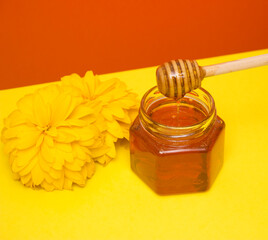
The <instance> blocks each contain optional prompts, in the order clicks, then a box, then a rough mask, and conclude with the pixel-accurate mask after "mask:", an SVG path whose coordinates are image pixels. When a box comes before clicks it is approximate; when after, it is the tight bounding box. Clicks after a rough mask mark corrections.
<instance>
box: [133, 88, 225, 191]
mask: <svg viewBox="0 0 268 240" xmlns="http://www.w3.org/2000/svg"><path fill="white" fill-rule="evenodd" d="M224 128H225V124H224V122H223V120H222V119H221V118H220V117H218V116H217V113H216V108H215V104H214V100H213V98H212V96H211V95H210V94H209V93H208V92H207V91H206V90H204V89H202V88H200V89H196V90H194V91H192V92H190V93H188V94H186V95H185V97H183V98H182V99H180V100H175V99H171V98H167V97H165V96H163V95H162V94H161V93H160V92H159V91H158V89H157V87H154V88H152V89H150V90H149V91H148V92H147V93H146V94H145V95H144V96H143V98H142V101H141V106H140V111H139V115H138V117H137V118H136V120H135V121H134V123H133V124H132V126H131V128H130V156H131V168H132V170H133V171H134V172H135V173H136V174H137V175H138V176H139V177H140V178H141V179H142V180H143V181H144V182H145V183H146V184H147V185H148V186H149V187H151V188H152V189H153V190H154V191H155V192H156V193H158V194H161V195H167V194H178V193H188V192H199V191H205V190H207V189H208V188H209V187H210V186H211V185H212V183H213V181H214V180H215V178H216V176H217V174H218V173H219V171H220V169H221V167H222V164H223V151H224Z"/></svg>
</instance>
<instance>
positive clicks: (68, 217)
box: [0, 49, 268, 240]
mask: <svg viewBox="0 0 268 240" xmlns="http://www.w3.org/2000/svg"><path fill="white" fill-rule="evenodd" d="M264 53H268V49H266V50H262V51H256V52H249V53H243V54H236V55H229V56H222V57H217V58H211V59H205V60H200V61H198V62H199V63H200V65H209V64H214V63H219V62H223V61H228V60H234V59H238V58H242V57H249V56H254V55H258V54H264ZM111 77H118V78H120V79H121V80H122V81H125V82H127V84H128V85H129V87H130V88H132V89H133V90H134V91H136V92H137V93H139V94H140V96H142V95H143V93H145V91H146V90H148V89H149V88H151V87H152V86H153V85H155V67H152V68H146V69H139V70H133V71H127V72H119V73H113V74H106V75H102V76H101V77H100V78H101V79H102V80H105V79H109V78H111ZM38 87H40V85H39V86H30V87H24V88H18V89H10V90H2V91H0V128H1V129H2V126H3V121H2V118H3V117H5V116H7V115H8V114H9V113H10V112H11V111H12V110H13V109H14V108H15V103H16V101H17V100H18V99H19V98H20V97H22V96H23V95H24V94H26V93H30V92H32V91H33V90H34V89H36V88H38ZM203 87H204V88H206V89H207V90H208V91H209V92H210V93H211V94H212V95H213V97H214V99H215V101H216V107H217V110H218V114H219V116H221V117H222V118H223V119H224V121H225V123H226V142H225V163H224V166H223V168H222V170H221V172H220V174H219V176H218V178H217V179H216V181H215V183H214V185H213V186H212V188H211V190H209V191H208V192H205V193H198V194H184V195H176V196H158V195H156V194H155V193H153V192H152V191H151V189H149V188H148V187H147V186H146V185H145V184H144V183H143V182H142V181H141V180H140V179H139V178H138V177H136V175H134V173H133V172H132V171H131V169H130V163H129V147H128V143H127V142H121V143H120V144H118V146H117V150H118V153H117V158H116V159H115V160H114V161H113V162H111V163H110V164H109V165H108V166H106V167H102V166H98V168H97V171H96V174H95V176H93V178H92V179H91V180H88V183H87V185H86V187H85V188H80V187H75V188H74V190H73V191H66V190H65V191H54V192H45V191H43V190H39V191H35V190H32V189H28V188H26V187H24V186H23V185H22V184H21V183H19V182H18V181H14V180H13V179H12V177H11V171H10V168H9V164H8V160H7V156H5V155H4V154H3V145H2V143H1V145H0V154H1V161H0V240H7V239H12V240H13V239H14V240H20V239H23V240H27V239H34V240H36V239H45V240H47V239H57V240H61V239H65V240H66V239H79V240H86V239H90V240H94V239H98V240H102V239H116V240H118V239H124V240H126V239H129V240H130V239H139V240H140V239H146V240H149V239H156V240H160V239H165V240H169V239H170V240H173V239H183V240H188V239H194V240H196V239H206V240H210V239H211V240H215V239H217V240H221V239H222V240H226V239H228V240H232V239H235V240H238V239H243V240H248V239H254V240H256V239H258V240H262V239H264V240H265V239H268V204H267V203H268V186H267V185H268V113H267V112H268V66H265V67H261V68H256V69H251V70H246V71H242V72H236V73H231V74H226V75H222V76H216V77H213V78H208V79H206V80H204V82H203Z"/></svg>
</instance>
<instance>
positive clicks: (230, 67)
mask: <svg viewBox="0 0 268 240" xmlns="http://www.w3.org/2000/svg"><path fill="white" fill-rule="evenodd" d="M264 65H268V54H263V55H259V56H255V57H249V58H244V59H240V60H236V61H232V62H226V63H220V64H215V65H210V66H204V67H202V69H203V70H204V72H205V77H210V76H215V75H219V74H224V73H230V72H236V71H240V70H244V69H249V68H254V67H261V66H264Z"/></svg>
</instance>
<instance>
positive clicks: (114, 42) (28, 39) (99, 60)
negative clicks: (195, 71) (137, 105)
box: [0, 0, 268, 89]
mask: <svg viewBox="0 0 268 240" xmlns="http://www.w3.org/2000/svg"><path fill="white" fill-rule="evenodd" d="M267 12H268V1H267V0H254V1H252V0H243V1H241V0H239V1H238V0H237V1H235V0H225V1H216V0H205V1H198V0H192V1H180V0H165V1H153V0H143V1H141V0H135V1H132V0H131V1H123V0H121V1H120V0H113V1H108V0H106V1H105V0H96V1H81V0H64V1H36V0H29V1H19V0H17V1H15V0H2V1H1V2H0V74H1V87H0V88H1V89H4V88H12V87H19V86H24V85H31V84H36V83H42V82H51V81H56V80H59V79H60V77H61V76H64V75H67V74H71V73H73V72H76V73H79V74H80V75H84V73H85V72H86V71H87V70H93V71H94V72H95V73H97V74H102V73H108V72H115V71H122V70H128V69H135V68H142V67H148V66H153V65H158V64H161V63H163V62H164V61H167V60H170V59H173V58H190V59H192V58H193V59H197V58H205V57H211V56H218V55H224V54H230V53H237V52H243V51H250V50H257V49H263V48H267V47H268V17H267Z"/></svg>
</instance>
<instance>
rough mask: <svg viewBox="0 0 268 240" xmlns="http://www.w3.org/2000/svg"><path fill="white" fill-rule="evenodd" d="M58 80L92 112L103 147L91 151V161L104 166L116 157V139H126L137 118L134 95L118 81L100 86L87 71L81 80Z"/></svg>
mask: <svg viewBox="0 0 268 240" xmlns="http://www.w3.org/2000/svg"><path fill="white" fill-rule="evenodd" d="M61 80H62V84H63V86H69V87H72V88H76V89H77V90H78V92H79V93H80V96H81V97H82V98H83V100H84V103H85V104H86V105H87V106H88V107H89V108H90V109H94V113H95V114H96V115H97V121H96V122H95V125H96V126H97V127H98V129H99V130H100V131H101V132H102V136H103V137H104V140H105V146H103V148H98V149H95V151H92V154H93V158H94V160H95V161H98V162H99V163H102V164H107V163H108V162H109V161H110V160H111V159H112V158H114V157H115V155H116V151H115V146H114V143H115V142H116V141H117V139H121V138H126V139H128V135H129V131H128V130H129V127H130V125H131V123H132V122H133V120H134V118H135V117H136V115H137V109H138V100H137V95H136V94H134V93H132V92H131V91H129V90H127V86H126V84H125V83H124V82H122V81H120V80H119V79H116V78H114V79H110V80H107V81H103V82H101V81H100V80H99V79H98V77H97V76H94V74H93V72H91V71H88V72H87V73H86V74H85V76H84V77H80V76H79V75H77V74H72V75H69V76H65V77H63V78H62V79H61Z"/></svg>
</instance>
